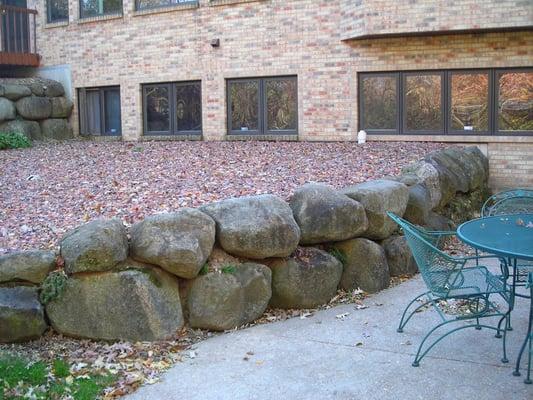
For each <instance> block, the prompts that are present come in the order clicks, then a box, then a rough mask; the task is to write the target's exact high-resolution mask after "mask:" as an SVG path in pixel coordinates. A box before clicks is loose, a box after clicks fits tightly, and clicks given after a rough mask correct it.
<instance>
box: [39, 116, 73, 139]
mask: <svg viewBox="0 0 533 400" xmlns="http://www.w3.org/2000/svg"><path fill="white" fill-rule="evenodd" d="M41 136H42V138H43V139H55V140H66V139H72V138H73V137H74V133H73V131H72V127H71V126H70V124H69V123H68V121H67V120H66V119H63V118H51V119H45V120H44V121H41Z"/></svg>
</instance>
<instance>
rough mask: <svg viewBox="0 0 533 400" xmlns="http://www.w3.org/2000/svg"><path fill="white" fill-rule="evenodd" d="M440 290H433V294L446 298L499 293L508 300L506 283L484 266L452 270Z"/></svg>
mask: <svg viewBox="0 0 533 400" xmlns="http://www.w3.org/2000/svg"><path fill="white" fill-rule="evenodd" d="M448 282H449V283H447V284H446V285H444V287H443V288H442V291H440V290H439V291H433V293H434V295H437V296H439V297H447V298H467V297H473V296H477V295H483V294H492V293H500V294H501V295H502V297H503V298H504V299H505V300H508V297H509V296H508V293H507V285H506V284H505V283H504V282H503V281H502V280H501V279H500V278H499V277H498V276H496V275H494V274H491V273H490V272H489V271H488V270H487V268H486V267H483V266H476V267H467V268H463V269H462V270H459V271H456V272H452V274H451V275H450V277H449V279H448Z"/></svg>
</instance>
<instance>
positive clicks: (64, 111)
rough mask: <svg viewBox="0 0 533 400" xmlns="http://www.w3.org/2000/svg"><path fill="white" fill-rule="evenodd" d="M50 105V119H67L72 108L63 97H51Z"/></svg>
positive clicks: (68, 100)
mask: <svg viewBox="0 0 533 400" xmlns="http://www.w3.org/2000/svg"><path fill="white" fill-rule="evenodd" d="M50 103H51V104H52V113H51V114H50V117H51V118H68V117H69V116H70V114H71V113H72V108H73V107H74V103H72V101H71V100H70V99H67V98H66V97H64V96H61V97H52V98H51V99H50Z"/></svg>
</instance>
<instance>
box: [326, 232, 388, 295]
mask: <svg viewBox="0 0 533 400" xmlns="http://www.w3.org/2000/svg"><path fill="white" fill-rule="evenodd" d="M334 248H335V249H337V250H338V251H340V252H341V253H342V254H343V255H344V258H345V263H344V271H343V273H342V279H341V281H340V287H341V289H344V290H346V291H351V290H354V289H357V288H360V289H362V290H364V291H365V292H368V293H375V292H378V291H380V290H382V289H385V288H386V287H388V286H389V280H390V274H389V266H388V264H387V258H386V256H385V250H383V248H382V247H381V246H380V245H379V244H377V243H375V242H373V241H371V240H368V239H364V238H357V239H351V240H346V241H344V242H339V243H335V245H334Z"/></svg>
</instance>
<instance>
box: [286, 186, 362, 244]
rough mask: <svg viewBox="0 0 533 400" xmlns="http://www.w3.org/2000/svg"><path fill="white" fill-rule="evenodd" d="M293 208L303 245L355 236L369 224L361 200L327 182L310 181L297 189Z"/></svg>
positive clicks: (292, 203) (292, 202)
mask: <svg viewBox="0 0 533 400" xmlns="http://www.w3.org/2000/svg"><path fill="white" fill-rule="evenodd" d="M290 207H291V209H292V212H293V213H294V218H295V219H296V222H297V223H298V225H299V226H300V229H301V231H302V237H301V239H300V243H301V244H315V243H324V242H330V241H338V240H344V239H349V238H353V237H356V236H359V235H361V234H362V233H363V232H364V231H365V230H366V228H367V227H368V221H367V218H366V215H365V210H364V209H363V206H362V205H361V204H360V203H358V202H357V201H354V200H352V199H350V198H348V197H347V196H345V195H343V194H341V193H339V192H337V191H336V190H334V189H333V188H332V187H330V186H327V185H324V184H318V183H308V184H306V185H304V186H302V187H300V188H298V189H297V190H296V192H295V193H294V195H293V196H292V198H291V200H290Z"/></svg>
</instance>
